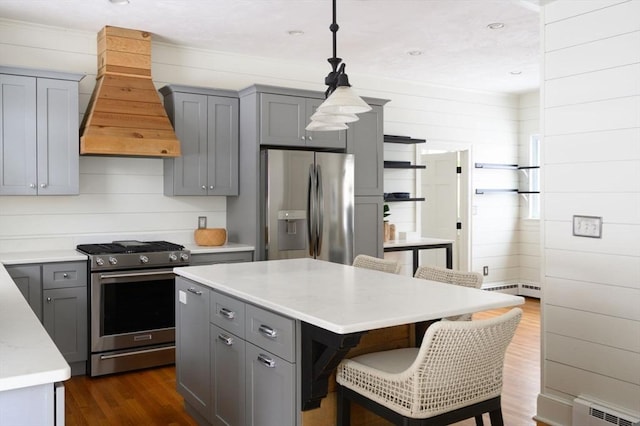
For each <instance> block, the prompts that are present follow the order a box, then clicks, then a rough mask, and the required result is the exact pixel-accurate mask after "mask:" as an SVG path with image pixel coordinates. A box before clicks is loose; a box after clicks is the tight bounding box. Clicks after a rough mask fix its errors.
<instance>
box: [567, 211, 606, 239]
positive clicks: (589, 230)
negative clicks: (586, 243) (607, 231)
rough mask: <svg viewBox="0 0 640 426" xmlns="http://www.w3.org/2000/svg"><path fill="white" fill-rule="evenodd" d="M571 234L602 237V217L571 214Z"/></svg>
mask: <svg viewBox="0 0 640 426" xmlns="http://www.w3.org/2000/svg"><path fill="white" fill-rule="evenodd" d="M573 235H574V236H576V237H589V238H602V217H600V216H577V215H575V216H573Z"/></svg>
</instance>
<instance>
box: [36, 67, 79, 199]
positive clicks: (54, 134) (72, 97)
mask: <svg viewBox="0 0 640 426" xmlns="http://www.w3.org/2000/svg"><path fill="white" fill-rule="evenodd" d="M36 97H37V105H38V107H37V123H38V124H37V140H38V157H37V158H38V182H37V183H38V195H63V194H66V195H69V194H79V192H80V189H79V184H78V181H79V146H78V144H79V134H78V83H77V82H76V81H66V80H53V79H45V78H38V79H37V95H36Z"/></svg>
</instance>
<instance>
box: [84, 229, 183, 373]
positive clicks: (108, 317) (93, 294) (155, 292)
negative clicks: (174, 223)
mask: <svg viewBox="0 0 640 426" xmlns="http://www.w3.org/2000/svg"><path fill="white" fill-rule="evenodd" d="M77 250H78V251H80V252H82V253H85V254H87V255H89V273H90V280H89V281H90V286H89V300H90V302H89V322H90V324H89V328H90V330H91V335H90V339H89V341H90V352H91V356H90V363H89V374H90V375H91V376H100V375H103V374H110V373H117V372H122V371H129V370H136V369H140V368H147V367H155V366H159V365H166V364H172V363H174V362H175V276H174V274H173V272H172V269H173V267H175V266H187V265H188V264H189V261H190V254H191V253H190V252H189V251H188V250H185V249H184V247H183V246H181V245H178V244H173V243H169V242H166V241H148V242H145V241H133V240H128V241H114V242H113V243H109V244H81V245H78V246H77Z"/></svg>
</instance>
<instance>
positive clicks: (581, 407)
mask: <svg viewBox="0 0 640 426" xmlns="http://www.w3.org/2000/svg"><path fill="white" fill-rule="evenodd" d="M571 424H572V426H640V418H639V417H634V416H631V415H629V414H624V413H621V412H619V411H617V410H614V409H612V408H609V407H605V406H604V405H602V404H599V403H597V402H594V401H589V400H587V399H584V398H581V397H578V398H576V399H574V400H573V421H572V423H571Z"/></svg>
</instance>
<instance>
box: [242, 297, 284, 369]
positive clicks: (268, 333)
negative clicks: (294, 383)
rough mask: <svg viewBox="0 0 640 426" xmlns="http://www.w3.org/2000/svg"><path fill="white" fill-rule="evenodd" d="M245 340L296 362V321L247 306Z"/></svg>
mask: <svg viewBox="0 0 640 426" xmlns="http://www.w3.org/2000/svg"><path fill="white" fill-rule="evenodd" d="M246 309H247V311H246V319H247V324H246V331H245V339H246V340H247V341H248V342H251V343H253V344H254V345H256V346H259V347H261V348H264V349H265V350H267V351H269V352H272V353H274V354H275V355H277V356H279V357H281V358H284V359H286V360H287V361H289V362H295V337H294V336H295V332H294V330H295V321H294V320H292V319H290V318H286V317H283V316H281V315H278V314H275V313H273V312H270V311H267V310H264V309H261V308H258V307H256V306H253V305H246Z"/></svg>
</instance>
